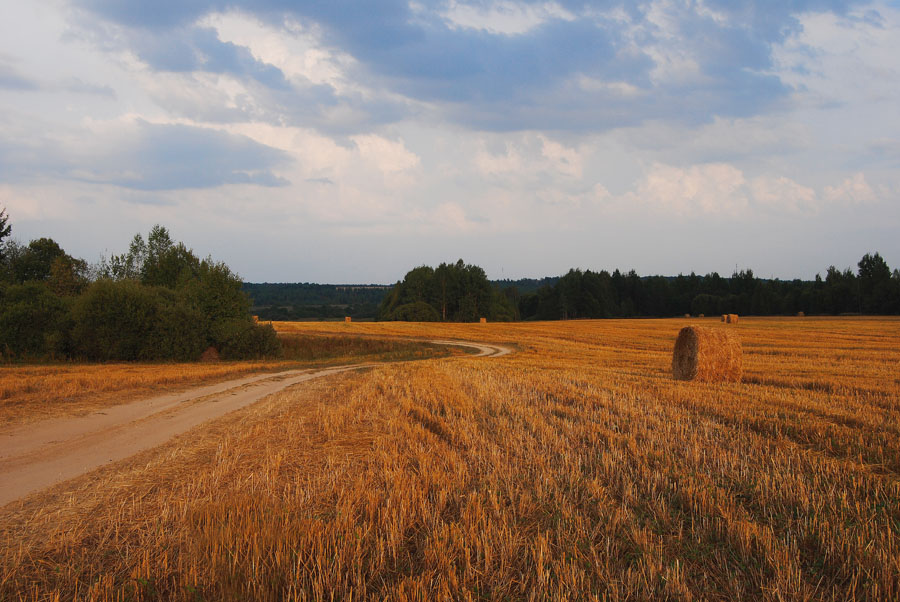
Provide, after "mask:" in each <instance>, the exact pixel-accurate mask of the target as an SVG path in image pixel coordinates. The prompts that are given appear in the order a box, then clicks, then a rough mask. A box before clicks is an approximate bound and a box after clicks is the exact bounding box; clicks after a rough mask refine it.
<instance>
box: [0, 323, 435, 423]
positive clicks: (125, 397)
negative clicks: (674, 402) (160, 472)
mask: <svg viewBox="0 0 900 602" xmlns="http://www.w3.org/2000/svg"><path fill="white" fill-rule="evenodd" d="M280 338H281V341H282V345H283V347H284V351H285V357H284V358H283V359H281V360H278V361H259V360H242V361H223V362H212V363H200V362H198V363H172V362H169V363H149V362H148V363H125V362H122V363H109V364H96V363H95V364H78V363H61V364H36V365H35V364H7V365H2V364H0V426H5V425H11V424H22V423H28V422H33V421H35V420H40V419H44V418H52V417H58V416H66V415H78V414H84V413H86V412H89V411H92V410H97V409H100V408H103V407H106V406H110V405H116V404H120V403H124V402H126V401H131V400H134V399H138V398H141V397H147V396H152V395H160V394H163V393H171V392H174V391H181V390H185V389H189V388H192V387H195V386H197V385H200V384H205V383H214V382H220V381H224V380H228V379H233V378H237V377H239V376H242V375H246V374H257V373H260V372H277V371H281V370H290V369H296V368H307V367H317V366H327V365H332V364H343V363H354V362H365V361H398V360H400V361H405V360H410V359H423V358H428V357H440V356H443V355H447V354H448V353H446V352H445V351H443V350H440V349H438V348H436V347H434V346H429V345H423V344H421V343H412V342H409V341H398V340H392V339H383V338H380V339H376V338H371V337H359V336H356V335H355V334H354V335H347V334H343V333H336V334H335V335H316V336H314V337H310V336H303V335H293V334H291V333H285V334H283V335H282V336H281V337H280Z"/></svg>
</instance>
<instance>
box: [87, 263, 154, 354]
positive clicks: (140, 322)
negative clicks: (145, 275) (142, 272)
mask: <svg viewBox="0 0 900 602" xmlns="http://www.w3.org/2000/svg"><path fill="white" fill-rule="evenodd" d="M162 303H163V301H162V299H161V296H160V293H159V291H158V290H157V289H156V288H153V287H148V286H142V285H140V284H138V283H137V282H133V281H130V280H122V281H119V282H114V281H112V280H98V281H97V282H94V283H93V284H91V285H90V286H89V287H88V288H87V290H86V291H85V292H84V293H83V294H82V295H81V296H80V297H79V298H78V299H77V300H76V301H75V304H74V306H73V308H72V319H73V321H74V328H73V332H72V338H73V344H74V348H75V351H76V353H78V354H80V355H82V356H84V357H85V358H87V359H91V360H139V359H149V358H150V357H152V356H153V355H154V354H153V349H152V346H151V337H152V336H153V335H154V333H155V331H156V329H157V319H158V317H159V313H160V306H161V305H162Z"/></svg>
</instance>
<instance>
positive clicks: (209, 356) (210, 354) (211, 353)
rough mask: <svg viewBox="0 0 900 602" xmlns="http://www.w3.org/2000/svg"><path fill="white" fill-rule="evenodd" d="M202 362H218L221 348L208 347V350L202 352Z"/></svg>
mask: <svg viewBox="0 0 900 602" xmlns="http://www.w3.org/2000/svg"><path fill="white" fill-rule="evenodd" d="M200 361H201V362H218V361H219V350H218V349H216V348H215V347H207V348H206V351H204V352H203V353H201V354H200Z"/></svg>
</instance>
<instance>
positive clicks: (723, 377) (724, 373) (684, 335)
mask: <svg viewBox="0 0 900 602" xmlns="http://www.w3.org/2000/svg"><path fill="white" fill-rule="evenodd" d="M742 370H743V352H742V350H741V341H740V339H739V338H738V337H737V335H736V334H734V333H733V332H732V331H729V330H723V329H721V328H705V327H702V326H685V327H684V328H682V329H681V331H680V332H679V333H678V338H677V339H676V340H675V350H674V352H673V353H672V376H674V377H675V379H676V380H697V381H702V382H740V380H741V372H742Z"/></svg>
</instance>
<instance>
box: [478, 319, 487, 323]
mask: <svg viewBox="0 0 900 602" xmlns="http://www.w3.org/2000/svg"><path fill="white" fill-rule="evenodd" d="M479 323H481V324H487V318H481V319H480V320H479Z"/></svg>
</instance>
